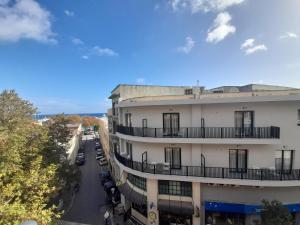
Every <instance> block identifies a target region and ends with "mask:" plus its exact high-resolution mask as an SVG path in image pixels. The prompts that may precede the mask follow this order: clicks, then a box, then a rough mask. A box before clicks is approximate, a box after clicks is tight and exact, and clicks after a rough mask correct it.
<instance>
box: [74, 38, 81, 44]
mask: <svg viewBox="0 0 300 225" xmlns="http://www.w3.org/2000/svg"><path fill="white" fill-rule="evenodd" d="M72 43H73V44H74V45H83V44H84V42H83V41H82V40H80V39H79V38H72Z"/></svg>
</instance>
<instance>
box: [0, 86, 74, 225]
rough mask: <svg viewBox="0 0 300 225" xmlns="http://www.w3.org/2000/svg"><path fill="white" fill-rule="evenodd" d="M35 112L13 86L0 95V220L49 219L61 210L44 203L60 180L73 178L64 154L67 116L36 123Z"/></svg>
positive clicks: (0, 223) (11, 222) (59, 186)
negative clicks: (43, 124) (12, 89)
mask: <svg viewBox="0 0 300 225" xmlns="http://www.w3.org/2000/svg"><path fill="white" fill-rule="evenodd" d="M35 112H36V109H35V108H34V107H33V105H32V104H31V103H30V102H28V101H25V100H23V99H21V98H20V97H19V96H18V95H17V94H16V92H15V91H3V92H2V93H1V94H0V190H1V192H0V225H4V224H5V225H17V224H20V223H21V222H22V221H24V220H27V219H33V220H36V221H37V222H38V224H40V225H44V224H45V225H46V224H53V223H54V220H55V219H56V218H59V216H60V214H59V213H58V212H57V211H56V207H55V205H51V204H50V205H49V202H51V201H50V200H51V199H52V197H54V196H56V195H57V193H58V192H59V191H61V190H62V189H63V187H65V186H66V185H62V181H64V183H68V182H72V181H73V180H72V176H73V175H74V171H76V170H74V168H73V167H72V166H69V164H68V162H67V161H66V160H65V157H64V156H65V149H64V147H65V145H66V144H67V142H68V140H69V132H68V129H67V125H66V124H67V119H66V118H65V117H64V116H57V117H54V118H52V119H51V122H50V123H49V124H47V125H46V126H40V125H37V124H36V123H34V121H33V120H32V116H33V115H34V113H35ZM74 177H76V176H74ZM64 178H65V179H64Z"/></svg>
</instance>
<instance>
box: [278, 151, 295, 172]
mask: <svg viewBox="0 0 300 225" xmlns="http://www.w3.org/2000/svg"><path fill="white" fill-rule="evenodd" d="M293 160H294V151H293V150H277V151H276V153H275V169H276V170H280V171H283V172H286V173H290V172H291V170H292V168H293Z"/></svg>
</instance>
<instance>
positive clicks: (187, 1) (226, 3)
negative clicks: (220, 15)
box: [169, 0, 244, 13]
mask: <svg viewBox="0 0 300 225" xmlns="http://www.w3.org/2000/svg"><path fill="white" fill-rule="evenodd" d="M243 1H244V0H170V1H169V5H170V6H171V8H172V9H173V11H179V10H183V9H186V8H188V9H189V10H190V11H191V12H192V13H197V12H200V11H202V12H210V11H223V10H226V9H227V8H229V7H231V6H234V5H239V4H241V3H242V2H243Z"/></svg>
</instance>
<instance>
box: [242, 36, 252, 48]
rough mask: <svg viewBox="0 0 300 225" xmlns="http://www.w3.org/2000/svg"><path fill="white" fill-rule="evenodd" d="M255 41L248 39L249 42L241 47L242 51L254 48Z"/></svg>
mask: <svg viewBox="0 0 300 225" xmlns="http://www.w3.org/2000/svg"><path fill="white" fill-rule="evenodd" d="M254 41H255V39H253V38H250V39H247V40H246V41H245V42H244V43H243V44H242V45H241V49H245V48H250V47H253V45H254Z"/></svg>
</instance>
